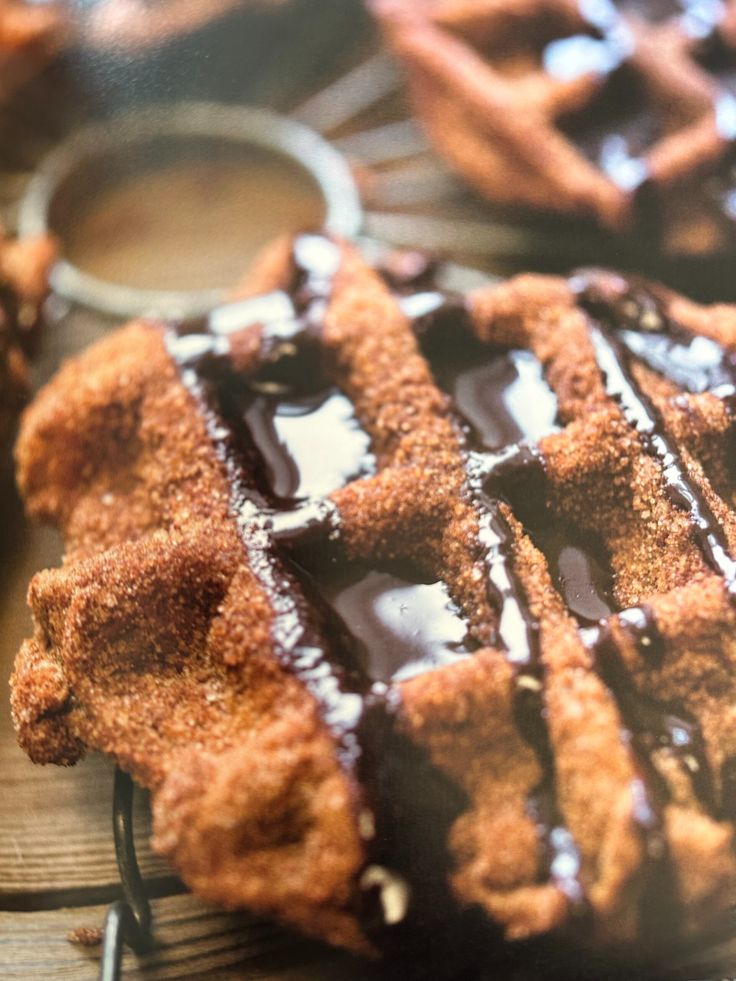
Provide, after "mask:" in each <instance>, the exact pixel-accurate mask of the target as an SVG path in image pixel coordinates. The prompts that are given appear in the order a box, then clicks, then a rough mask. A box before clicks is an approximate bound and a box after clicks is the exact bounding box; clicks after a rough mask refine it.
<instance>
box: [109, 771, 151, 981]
mask: <svg viewBox="0 0 736 981" xmlns="http://www.w3.org/2000/svg"><path fill="white" fill-rule="evenodd" d="M133 793H134V788H133V781H132V780H131V779H130V777H129V776H128V774H127V773H123V772H122V770H118V769H116V770H115V785H114V788H113V798H112V833H113V838H114V841H115V858H116V859H117V863H118V872H119V873H120V881H121V883H122V887H123V896H124V898H123V899H119V900H117V901H116V902H114V903H113V904H112V906H111V907H110V909H109V910H108V911H107V916H106V917H105V927H104V932H103V938H102V958H101V960H100V974H99V979H100V981H119V978H120V967H121V963H122V959H123V947H124V946H125V945H126V944H127V945H128V946H129V947H131V948H132V949H133V950H134V951H135V952H136V953H138V954H142V953H144V952H145V951H146V950H148V949H149V948H150V946H151V906H150V903H149V902H148V897H147V896H146V890H145V884H144V882H143V879H142V878H141V873H140V869H139V868H138V859H137V857H136V853H135V840H134V836H133Z"/></svg>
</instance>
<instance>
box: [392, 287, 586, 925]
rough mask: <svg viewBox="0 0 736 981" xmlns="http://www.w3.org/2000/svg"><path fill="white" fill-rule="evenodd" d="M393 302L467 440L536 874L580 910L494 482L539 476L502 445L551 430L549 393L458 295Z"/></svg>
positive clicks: (575, 861)
mask: <svg viewBox="0 0 736 981" xmlns="http://www.w3.org/2000/svg"><path fill="white" fill-rule="evenodd" d="M400 305H401V308H402V311H403V312H404V314H405V315H406V316H407V317H408V319H409V320H410V323H411V325H412V328H413V330H414V333H415V334H416V335H417V337H418V338H419V339H420V341H421V342H422V348H423V351H424V354H425V356H426V357H427V358H428V360H429V363H430V365H431V366H432V369H433V371H434V374H435V378H436V379H437V381H438V383H439V385H440V387H442V388H444V389H445V390H446V391H447V392H448V394H450V396H451V399H452V404H453V408H454V412H455V414H456V417H457V422H458V428H459V429H460V430H461V432H462V439H461V441H462V442H465V443H466V444H469V446H470V447H472V450H471V451H470V452H468V453H466V468H465V469H466V476H467V484H468V488H469V489H470V493H471V495H472V499H473V504H474V506H475V508H476V511H477V514H478V521H479V533H478V543H479V546H480V550H481V561H482V562H483V565H484V566H485V571H486V576H487V580H486V582H487V592H488V599H489V603H490V606H491V609H493V610H494V611H495V612H496V614H497V617H498V622H497V627H496V635H495V638H494V642H495V644H496V646H497V647H499V648H500V649H501V650H502V651H504V652H505V655H506V658H507V661H508V663H509V664H510V665H511V666H512V668H513V671H514V684H515V696H514V717H515V720H516V724H517V728H518V730H519V732H520V733H521V735H522V737H523V738H524V739H525V741H526V742H527V743H528V744H529V746H530V747H531V748H532V750H533V751H534V753H535V755H536V757H537V759H538V761H539V764H540V768H541V771H542V779H541V781H540V784H539V785H538V786H537V787H536V788H534V790H533V791H532V794H531V796H530V799H529V802H528V809H529V813H530V816H531V817H532V818H533V819H534V821H535V823H536V825H537V827H538V829H539V836H540V844H541V850H542V854H543V856H544V862H543V873H542V878H543V879H544V880H548V879H552V880H553V881H554V882H555V883H556V884H557V886H558V887H559V888H560V890H561V891H562V892H563V893H565V895H566V896H567V897H568V899H569V900H570V901H571V903H572V904H573V907H574V908H575V909H576V910H577V911H578V912H579V913H581V912H582V911H583V910H584V907H585V892H584V888H583V885H582V883H581V881H580V877H579V873H580V865H581V862H580V855H579V852H578V850H577V846H576V844H575V841H574V839H573V836H572V835H571V834H570V832H569V830H568V829H567V828H566V827H565V824H564V820H563V817H562V814H561V812H560V810H559V807H558V805H557V793H556V778H555V757H554V752H553V750H552V745H551V739H550V733H549V729H548V726H547V721H546V711H545V705H544V678H545V667H544V662H543V659H542V652H541V646H540V641H539V629H540V628H539V622H538V620H537V619H536V617H535V616H534V614H533V613H532V611H531V609H530V607H529V602H528V598H527V595H526V590H525V588H524V585H523V583H522V581H521V579H520V578H519V576H518V574H517V572H516V569H515V566H514V549H515V537H514V532H513V529H512V527H511V525H510V523H509V521H508V519H507V518H506V516H505V514H504V511H503V506H502V502H503V501H504V498H505V495H504V493H503V491H502V489H501V488H502V483H503V481H504V479H513V478H517V479H518V477H519V475H520V474H523V476H524V478H525V481H526V482H527V484H528V485H529V484H531V485H537V486H538V485H539V484H540V483H542V482H543V480H544V465H543V461H542V458H541V456H540V454H539V453H538V452H537V451H536V450H535V449H534V448H533V447H532V446H530V445H516V444H513V445H511V446H509V445H508V444H510V443H511V442H512V441H515V440H517V439H519V438H525V439H528V440H530V441H531V440H536V439H538V438H539V437H540V436H541V435H546V434H547V433H548V432H553V431H554V430H555V429H556V428H557V427H556V415H557V403H556V399H555V397H554V395H553V394H552V392H551V390H550V389H549V388H548V386H547V385H546V382H544V380H543V378H542V374H541V365H539V362H538V361H536V359H535V358H534V356H533V355H531V354H530V353H529V352H513V351H512V352H499V351H498V350H495V349H494V348H492V347H489V346H488V345H487V344H482V343H481V342H480V341H479V340H478V339H477V338H476V337H475V336H474V335H473V333H472V328H471V325H470V319H469V315H468V310H467V308H466V307H465V304H464V302H461V301H459V300H458V298H456V297H454V296H452V295H448V294H444V293H442V292H441V291H439V290H433V291H429V292H425V293H422V294H417V295H415V296H410V297H406V298H404V299H403V300H402V301H400ZM516 385H519V389H520V390H523V392H524V396H525V400H524V405H521V404H518V405H517V404H516V400H515V398H514V395H515V392H514V389H515V386H516ZM532 407H534V410H532ZM489 450H497V451H499V452H495V453H489V452H488V451H489Z"/></svg>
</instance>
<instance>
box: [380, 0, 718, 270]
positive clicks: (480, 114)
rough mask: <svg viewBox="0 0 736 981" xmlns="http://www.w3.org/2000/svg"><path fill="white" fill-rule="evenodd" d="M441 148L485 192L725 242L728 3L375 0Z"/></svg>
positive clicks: (686, 239)
mask: <svg viewBox="0 0 736 981" xmlns="http://www.w3.org/2000/svg"><path fill="white" fill-rule="evenodd" d="M369 5H370V6H371V8H372V9H373V10H374V12H375V13H376V15H377V17H378V18H379V20H380V22H381V24H382V26H383V28H384V30H385V36H386V38H387V40H388V43H389V44H390V46H391V47H392V48H393V50H394V51H395V52H396V53H397V55H398V56H399V58H400V59H401V61H402V62H403V65H404V67H405V69H406V74H407V79H408V83H409V89H410V94H411V97H412V101H413V105H414V107H415V109H416V112H417V114H418V116H419V118H420V119H421V120H422V122H423V124H424V126H425V128H426V130H427V133H428V134H429V136H430V138H431V139H432V141H433V143H434V145H435V146H436V148H437V149H438V150H439V151H440V153H441V154H442V155H443V156H444V157H445V159H446V160H447V161H448V162H449V163H450V164H451V166H452V167H453V168H454V169H455V170H457V172H458V173H459V174H461V175H462V176H463V177H464V178H465V179H466V180H467V181H468V182H469V183H470V184H472V185H473V186H474V187H475V188H476V189H477V190H478V191H480V193H481V194H483V195H485V196H486V197H488V198H489V199H491V200H492V201H496V202H499V203H501V204H504V205H514V206H516V205H521V206H524V207H526V208H533V209H544V210H546V211H552V212H557V213H564V214H566V215H571V216H572V215H574V216H579V217H583V218H592V219H594V220H595V221H597V222H598V223H600V224H602V225H603V226H605V227H607V228H609V229H612V230H614V231H617V232H625V231H626V232H632V231H635V232H636V233H637V235H641V234H644V235H646V236H647V237H651V238H653V239H656V240H658V241H659V244H660V246H661V247H662V248H663V249H664V250H665V251H668V252H672V253H709V252H714V251H718V250H722V249H727V248H729V249H730V248H732V247H733V244H734V218H735V216H736V207H735V201H736V196H735V194H734V191H735V190H736V184H735V178H736V172H734V169H733V168H734V153H733V147H734V137H735V136H736V98H735V95H734V78H735V77H736V75H735V74H734V69H735V68H736V47H735V46H736V33H735V26H736V9H735V8H734V6H733V4H731V3H730V2H729V0H726V2H724V3H720V2H718V3H698V2H689V0H681V2H678V0H665V2H658V0H622V2H617V3H615V4H614V3H610V2H608V0H603V2H602V3H597V2H596V3H586V2H579V0H523V2H505V0H469V2H456V0H370V4H369Z"/></svg>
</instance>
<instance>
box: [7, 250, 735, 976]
mask: <svg viewBox="0 0 736 981" xmlns="http://www.w3.org/2000/svg"><path fill="white" fill-rule="evenodd" d="M433 277H434V273H433V269H432V267H431V265H427V264H426V263H422V262H421V261H420V260H419V259H418V257H417V255H416V254H412V255H409V256H408V257H405V259H404V261H392V262H390V263H389V264H388V266H387V267H386V269H385V272H384V275H381V274H380V273H379V272H376V271H375V270H373V269H371V268H369V267H368V266H367V265H366V264H365V262H364V261H363V260H362V258H361V257H360V255H359V254H358V253H357V252H356V251H355V250H354V248H352V247H350V246H347V245H344V244H342V243H340V242H337V241H335V240H332V239H328V238H325V237H323V236H321V235H317V234H306V235H302V236H299V237H297V238H295V239H293V240H289V241H280V242H278V243H276V244H275V245H274V246H273V247H272V248H271V249H270V251H269V252H268V253H267V254H266V255H265V256H264V257H263V258H262V260H261V261H260V262H259V263H258V264H257V265H256V268H255V269H254V270H253V272H252V273H251V275H250V276H249V278H248V280H247V281H246V282H245V283H244V284H243V287H242V289H241V291H240V293H239V294H238V296H237V298H236V299H234V300H233V301H232V302H231V303H228V304H226V305H225V306H223V307H222V308H219V309H218V310H215V311H214V312H213V314H211V316H210V317H209V318H208V319H207V320H205V321H201V322H196V323H187V324H183V325H178V326H171V325H169V326H166V325H162V324H156V323H152V322H146V321H139V322H135V323H133V324H131V325H129V326H127V327H125V328H123V329H122V330H120V331H119V332H117V333H115V334H113V335H111V336H110V337H108V338H107V339H105V340H104V341H102V342H100V343H98V344H97V345H95V346H94V347H93V348H91V349H90V350H89V351H88V352H87V353H85V354H83V355H82V356H81V357H79V358H77V359H74V360H72V361H71V362H69V363H68V364H67V365H66V366H65V367H64V368H62V370H61V371H60V373H59V374H58V376H57V377H56V378H55V379H54V380H52V382H51V383H50V384H49V385H48V386H47V387H46V388H45V389H44V390H43V391H42V392H41V394H40V395H39V396H38V398H37V400H36V401H35V403H34V404H33V406H32V407H31V408H30V409H29V410H28V412H27V414H26V416H25V420H24V423H23V427H22V435H21V439H20V441H19V444H18V449H17V460H18V474H19V482H20V487H21V489H22V492H23V495H24V497H25V500H26V502H27V506H28V509H29V511H30V514H31V515H32V516H33V517H34V518H36V519H42V520H46V521H51V522H53V523H55V524H57V525H58V526H59V527H60V528H61V529H62V531H63V533H64V536H65V540H66V557H65V562H64V565H63V567H62V568H61V569H56V570H49V571H46V572H42V573H40V574H39V575H37V576H36V577H35V578H34V580H33V581H32V583H31V587H30V592H29V600H30V605H31V608H32V611H33V616H34V621H35V632H34V635H33V638H32V639H30V640H28V641H27V642H26V643H25V644H24V646H23V648H22V649H21V651H20V653H19V655H18V659H17V663H16V667H15V672H14V677H13V716H14V721H15V725H16V728H17V732H18V736H19V740H20V742H21V744H22V746H24V747H25V749H26V750H27V752H28V753H29V755H30V756H31V758H32V759H33V760H34V761H36V762H40V763H49V762H55V763H62V764H72V763H74V762H75V761H76V760H77V759H79V758H80V756H82V754H83V753H84V751H85V750H86V749H95V750H101V751H103V752H105V753H109V754H110V755H112V756H113V757H114V758H115V759H116V761H117V762H118V764H119V765H120V766H122V767H123V768H124V769H125V770H127V771H128V772H130V773H131V774H133V776H134V777H135V778H136V779H137V780H138V781H140V782H141V783H142V784H144V785H145V786H147V787H149V788H150V789H151V791H152V799H153V810H154V831H155V836H154V845H155V847H156V849H157V850H158V851H159V852H161V853H162V854H164V855H166V856H168V857H169V858H170V859H171V861H172V862H173V864H174V865H175V867H176V868H177V870H178V871H179V873H180V874H181V876H182V877H183V879H184V881H185V882H186V883H187V884H188V885H189V886H190V887H191V888H192V889H193V890H194V891H195V892H197V893H198V894H200V895H201V896H203V897H206V898H207V899H209V900H211V901H215V902H219V903H223V904H225V905H227V906H229V907H245V908H248V909H250V910H254V911H257V912H259V913H264V914H268V915H273V916H276V917H279V918H280V919H282V920H283V921H285V922H287V923H289V924H292V925H294V926H296V927H298V928H299V929H301V930H303V931H305V932H307V933H309V934H312V935H315V936H318V937H321V938H323V939H326V940H328V941H329V942H331V943H333V944H338V945H342V946H345V947H348V948H350V949H352V950H354V951H357V952H362V953H366V954H374V955H375V954H377V953H378V952H383V953H388V954H389V955H391V956H398V955H397V954H396V952H397V951H401V950H405V949H407V943H408V940H407V938H416V937H417V936H419V937H421V938H423V939H422V949H424V951H425V952H426V951H427V950H431V951H436V945H437V944H440V945H443V948H444V951H445V955H446V954H447V948H448V947H452V950H453V953H454V954H455V955H461V954H462V956H465V957H468V958H473V957H480V958H481V959H482V960H483V962H484V963H486V964H488V963H490V962H489V960H488V957H489V952H490V951H495V954H496V955H498V957H501V956H502V954H501V952H503V951H508V950H513V949H518V945H519V944H522V949H524V950H526V949H527V948H528V947H529V946H531V949H536V947H535V945H536V944H547V943H552V944H553V946H554V949H565V948H566V947H567V945H569V944H572V945H573V949H574V950H575V951H576V955H575V956H576V958H577V961H576V963H578V964H579V963H580V959H581V958H582V957H583V955H584V953H585V951H588V952H592V951H599V952H600V951H604V952H607V953H606V955H605V956H611V957H613V956H614V953H613V952H614V951H615V952H617V953H616V956H619V955H620V954H621V951H628V952H629V954H631V952H636V954H637V956H639V957H644V956H646V957H656V956H657V955H658V954H661V952H662V950H665V949H666V950H667V951H668V952H669V953H671V952H672V951H673V950H674V949H675V947H676V944H677V943H682V942H685V941H689V940H693V939H696V938H700V937H702V936H703V934H704V933H706V932H708V931H710V930H712V929H713V927H714V926H715V924H717V923H718V922H719V915H720V913H721V912H723V911H724V910H726V909H727V907H728V906H729V904H731V903H732V902H733V899H734V890H735V888H736V858H734V852H733V835H734V827H733V820H734V807H735V802H736V796H735V790H734V780H735V779H736V777H735V776H734V775H735V774H736V765H735V764H734V759H736V724H735V723H734V715H733V704H734V694H735V692H734V688H735V686H736V682H735V681H734V678H735V677H736V675H735V674H734V671H733V658H734V656H736V650H735V649H734V641H733V636H734V634H733V625H734V621H735V619H736V617H735V614H734V610H733V604H732V598H733V595H734V592H735V591H736V564H735V563H734V561H733V559H732V558H731V556H732V555H733V554H734V551H735V549H736V516H735V515H734V511H733V503H734V501H733V483H732V478H733V474H732V473H731V470H730V461H731V460H732V459H733V458H732V456H731V455H730V454H732V452H733V427H732V410H733V408H734V392H735V391H736V389H735V388H734V379H735V375H736V369H735V368H734V355H733V346H734V345H736V308H732V307H725V306H720V307H719V306H715V307H702V306H698V305H695V304H694V303H692V302H690V301H688V300H686V299H684V298H682V297H680V296H678V295H676V294H674V293H670V292H668V291H665V290H664V289H662V288H660V287H656V286H653V285H651V284H647V283H645V282H639V281H636V280H625V279H622V278H621V277H620V276H618V275H616V274H613V273H606V272H601V271H597V270H587V271H586V270H583V271H581V272H579V273H578V274H576V275H575V276H573V277H572V278H571V279H570V280H564V279H560V278H553V277H542V276H521V277H518V278H515V279H512V280H510V281H509V282H507V283H504V284H502V285H489V286H487V287H483V288H481V289H479V290H477V291H475V292H473V293H471V294H469V295H468V296H465V297H462V296H457V295H452V294H450V293H445V292H442V291H438V290H437V289H435V288H433ZM387 284H388V285H387ZM418 287H419V288H420V291H419V292H417V288H418ZM471 934H472V936H474V937H476V936H479V937H480V938H481V939H479V940H478V941H477V943H475V942H473V943H471V942H469V940H468V939H467V938H468V936H469V935H471ZM453 937H454V938H455V940H457V938H464V939H462V940H460V941H458V942H453V941H451V938H453ZM479 951H480V954H479V953H478V952H479ZM443 956H444V955H443ZM494 956H495V955H494ZM440 963H441V960H440V958H439V955H437V960H436V963H435V971H436V970H439V966H438V965H439V964H440ZM494 963H496V962H495V961H494ZM464 976H468V975H464ZM567 976H568V977H569V976H570V973H569V972H568V974H567Z"/></svg>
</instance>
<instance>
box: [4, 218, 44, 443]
mask: <svg viewBox="0 0 736 981" xmlns="http://www.w3.org/2000/svg"><path fill="white" fill-rule="evenodd" d="M53 255H54V247H53V245H52V244H51V242H50V241H49V240H48V239H26V240H24V241H14V240H12V239H10V238H8V237H6V236H5V235H4V234H3V233H2V232H1V231H0V305H1V308H2V315H1V316H0V446H2V447H4V448H5V449H6V450H7V445H8V439H9V437H10V434H11V432H12V430H13V427H14V425H15V422H16V420H17V416H18V413H19V412H20V409H21V407H22V405H23V403H24V402H25V400H26V397H27V395H28V368H27V357H28V355H29V354H31V353H32V351H33V348H34V347H35V344H36V340H37V334H38V330H39V326H40V317H41V315H40V305H41V302H42V300H43V299H44V297H45V296H46V292H47V280H46V275H47V272H48V269H49V266H50V264H51V260H52V258H53Z"/></svg>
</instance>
